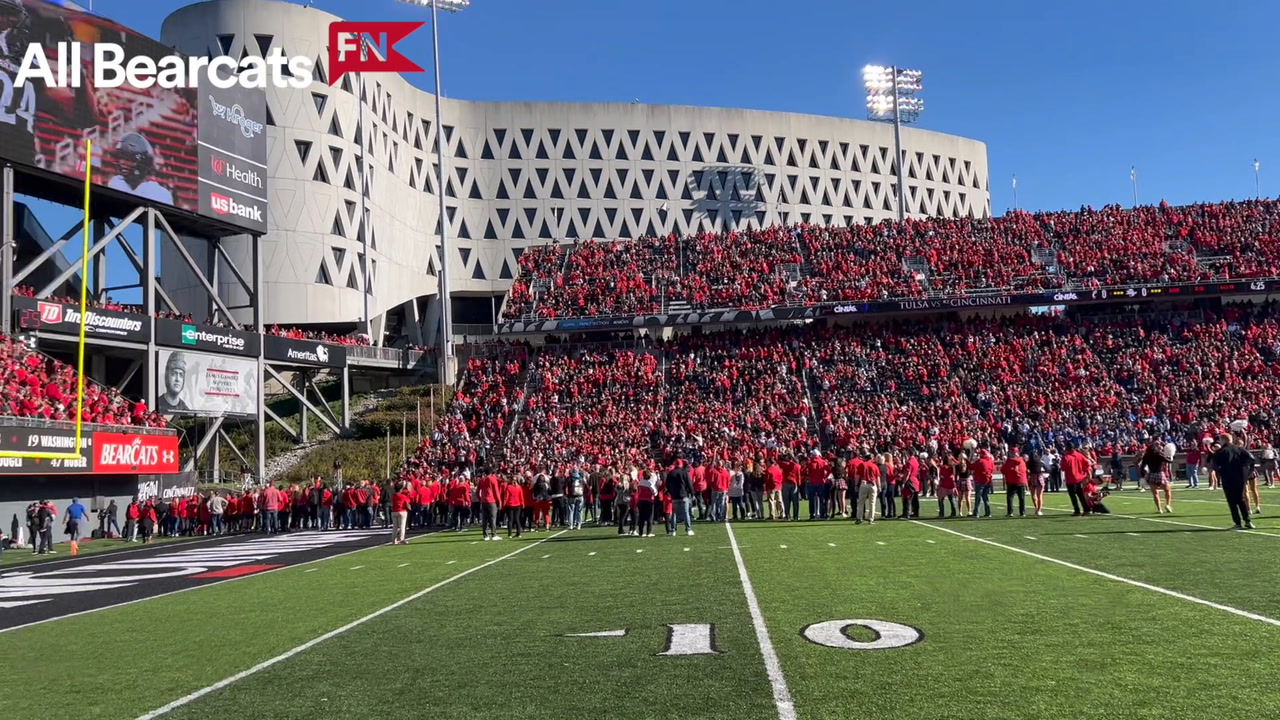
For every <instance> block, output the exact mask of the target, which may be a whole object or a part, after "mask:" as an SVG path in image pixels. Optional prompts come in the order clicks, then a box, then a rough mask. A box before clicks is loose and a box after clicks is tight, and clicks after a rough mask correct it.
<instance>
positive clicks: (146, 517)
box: [138, 499, 156, 545]
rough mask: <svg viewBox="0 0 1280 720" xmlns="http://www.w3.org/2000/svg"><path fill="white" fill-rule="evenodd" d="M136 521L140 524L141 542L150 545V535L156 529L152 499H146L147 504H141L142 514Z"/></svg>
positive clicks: (154, 508)
mask: <svg viewBox="0 0 1280 720" xmlns="http://www.w3.org/2000/svg"><path fill="white" fill-rule="evenodd" d="M138 522H139V524H140V525H141V526H142V543H143V544H144V545H150V544H151V535H152V533H154V532H155V529H156V505H155V502H154V501H153V500H150V499H148V500H147V504H146V505H143V506H142V515H141V518H140V519H139V521H138Z"/></svg>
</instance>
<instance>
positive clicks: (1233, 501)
mask: <svg viewBox="0 0 1280 720" xmlns="http://www.w3.org/2000/svg"><path fill="white" fill-rule="evenodd" d="M1216 444H1217V445H1218V446H1220V447H1218V449H1217V450H1215V451H1214V453H1213V456H1212V457H1211V458H1210V459H1209V465H1210V467H1211V468H1212V469H1213V471H1214V472H1215V473H1217V474H1218V481H1219V482H1220V483H1221V484H1222V492H1223V493H1224V494H1225V495H1226V496H1227V507H1229V508H1231V519H1232V520H1233V521H1235V527H1233V528H1232V529H1233V530H1243V529H1249V530H1252V529H1253V522H1252V520H1251V519H1250V517H1249V501H1248V499H1247V498H1245V495H1244V489H1245V485H1246V484H1247V483H1248V481H1249V474H1250V473H1252V472H1253V468H1254V466H1255V465H1256V461H1255V460H1254V459H1253V455H1252V454H1251V453H1250V452H1249V451H1248V450H1246V449H1245V448H1244V447H1243V446H1241V445H1240V444H1238V443H1236V442H1235V439H1234V438H1233V437H1232V436H1231V435H1230V434H1228V433H1223V434H1221V435H1219V436H1218V442H1217V443H1216Z"/></svg>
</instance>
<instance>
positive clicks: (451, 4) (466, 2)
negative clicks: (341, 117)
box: [400, 0, 498, 385]
mask: <svg viewBox="0 0 1280 720" xmlns="http://www.w3.org/2000/svg"><path fill="white" fill-rule="evenodd" d="M400 2H402V3H405V4H406V5H414V6H417V7H420V8H430V9H431V52H432V54H433V55H434V57H435V76H436V77H435V80H436V152H437V153H439V154H438V156H437V162H436V195H437V196H438V197H439V198H440V272H439V273H438V274H437V275H436V278H437V279H436V282H437V283H439V285H438V287H437V292H436V298H437V300H438V301H439V302H440V352H439V354H438V357H439V360H438V362H439V364H440V383H441V384H442V385H443V384H448V385H452V384H453V359H454V356H453V296H452V294H451V293H450V292H449V280H450V277H449V274H450V273H449V266H450V264H451V263H450V262H449V254H450V253H449V211H448V208H447V206H446V205H445V188H447V187H448V185H447V184H446V183H445V173H446V170H445V162H446V161H445V158H446V157H447V152H446V150H445V136H444V123H443V117H442V116H443V112H442V111H441V109H440V98H441V96H442V92H441V90H440V21H439V18H438V17H437V14H438V12H437V11H440V10H443V11H445V12H454V13H456V12H459V11H461V10H465V9H466V8H468V7H470V6H471V0H400ZM493 323H494V325H495V326H496V325H497V324H498V318H497V316H495V317H494V318H493Z"/></svg>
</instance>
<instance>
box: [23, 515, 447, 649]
mask: <svg viewBox="0 0 1280 720" xmlns="http://www.w3.org/2000/svg"><path fill="white" fill-rule="evenodd" d="M437 532H440V531H439V530H435V531H433V532H429V533H423V534H421V535H418V536H417V537H415V538H412V540H417V539H418V538H422V537H427V536H428V535H435V534H436V533H437ZM412 540H411V541H412ZM390 545H391V543H389V542H387V543H382V544H380V545H369V546H367V547H362V548H356V549H355V550H348V551H347V552H344V553H338V554H337V555H329V556H327V557H322V558H316V559H315V560H307V561H306V562H300V563H297V564H296V565H282V566H280V567H278V568H272V569H270V570H263V571H262V572H259V573H253V574H251V575H241V576H239V577H231V578H227V579H225V580H216V581H214V582H211V583H205V584H204V585H192V586H191V587H184V588H182V589H181V590H174V591H172V592H167V593H160V594H159V595H148V596H146V597H140V598H134V599H133V600H126V601H124V602H119V603H116V604H114V605H103V606H102V607H96V608H90V609H88V610H81V611H80V612H73V613H67V614H66V615H59V616H57V617H50V618H45V619H43V620H36V621H33V622H29V623H26V624H24V625H14V626H13V627H7V628H0V635H3V634H5V633H7V632H13V631H14V630H21V629H22V628H29V627H32V626H34V625H44V624H45V623H51V622H53V621H55V620H66V619H67V618H73V617H79V616H81V615H89V614H92V613H96V612H102V611H103V610H110V609H112V608H118V607H124V606H126V605H136V604H137V603H140V602H146V601H147V600H155V599H158V598H162V597H169V596H170V595H178V594H179V593H184V592H190V591H192V590H200V589H203V588H208V587H213V586H214V585H221V584H223V583H229V582H235V581H237V580H244V579H245V578H256V577H262V576H263V575H269V574H271V573H274V572H279V571H281V570H289V569H291V568H300V567H305V566H307V565H311V564H313V563H318V562H324V561H325V560H336V559H338V558H340V557H346V556H347V555H354V554H355V553H358V552H364V551H365V550H372V549H374V548H380V547H389V546H390ZM313 569H316V568H313ZM304 572H310V570H307V571H304Z"/></svg>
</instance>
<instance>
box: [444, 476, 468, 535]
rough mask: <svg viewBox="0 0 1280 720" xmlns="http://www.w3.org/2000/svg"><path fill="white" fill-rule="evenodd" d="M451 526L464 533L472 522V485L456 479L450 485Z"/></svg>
mask: <svg viewBox="0 0 1280 720" xmlns="http://www.w3.org/2000/svg"><path fill="white" fill-rule="evenodd" d="M449 513H450V519H449V526H450V527H452V528H453V529H454V531H455V532H462V531H463V530H465V529H466V526H467V525H468V524H469V523H470V521H471V483H469V482H467V481H466V480H465V479H463V478H454V480H453V482H452V483H451V484H450V485H449Z"/></svg>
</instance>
